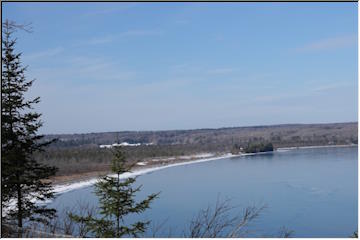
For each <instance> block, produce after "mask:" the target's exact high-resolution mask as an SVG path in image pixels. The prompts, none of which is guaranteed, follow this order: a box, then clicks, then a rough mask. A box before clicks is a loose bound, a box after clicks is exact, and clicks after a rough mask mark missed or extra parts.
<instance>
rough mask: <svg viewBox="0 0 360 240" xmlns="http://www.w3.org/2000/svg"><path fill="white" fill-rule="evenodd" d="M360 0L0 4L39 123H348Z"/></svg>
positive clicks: (84, 127) (88, 126) (62, 129)
mask: <svg viewBox="0 0 360 240" xmlns="http://www.w3.org/2000/svg"><path fill="white" fill-rule="evenodd" d="M357 4H358V3H354V2H352V3H351V2H347V3H121V2H117V3H39V2H38V3H25V2H22V3H15V2H12V3H10V2H5V3H4V2H3V3H2V20H3V21H4V20H5V19H9V20H14V21H16V22H18V23H31V24H32V28H33V32H32V33H26V32H20V31H18V32H17V33H16V37H17V39H18V42H17V46H16V49H17V51H19V52H22V53H23V55H22V62H23V64H24V65H28V70H27V73H26V76H27V78H28V79H33V78H35V79H36V80H35V82H34V85H33V86H32V88H31V89H30V90H29V92H28V94H27V97H29V98H31V97H35V96H40V97H41V103H39V104H38V105H37V106H36V107H35V110H36V111H38V112H41V113H42V114H43V115H42V121H43V122H44V125H43V127H42V128H41V130H40V132H41V133H45V134H50V133H88V132H107V131H125V130H136V131H140V130H170V129H197V128H220V127H237V126H255V125H271V124H286V123H332V122H350V121H357V111H358V106H357V104H358V100H357V99H358V93H357V89H358V82H357V76H358V69H357V66H358V62H357V61H358V56H357V52H358V49H357V48H358V46H357V40H358V33H357V29H358V27H357Z"/></svg>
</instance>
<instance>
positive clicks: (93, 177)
mask: <svg viewBox="0 0 360 240" xmlns="http://www.w3.org/2000/svg"><path fill="white" fill-rule="evenodd" d="M329 147H357V145H356V144H349V145H324V146H301V147H284V148H278V149H276V150H275V151H270V152H258V153H240V154H232V153H225V154H221V155H216V154H212V155H211V156H209V157H201V156H204V154H198V155H195V156H184V157H183V158H179V159H175V158H174V157H169V158H167V159H164V160H165V162H162V163H161V164H150V165H147V163H148V162H149V161H145V162H144V161H143V162H139V163H140V164H138V166H139V167H136V168H135V169H134V170H133V171H132V172H127V173H124V174H121V175H120V176H121V178H122V179H124V178H128V177H136V176H140V175H143V174H147V173H151V172H154V171H158V170H162V169H166V168H170V167H176V166H183V165H190V164H196V163H202V162H209V161H215V160H220V159H224V158H233V157H246V156H253V155H260V154H269V153H272V152H284V151H291V150H296V149H315V148H329ZM196 156H200V158H196ZM170 159H171V160H170ZM166 160H168V161H167V162H166ZM155 161H159V160H158V159H153V162H155ZM106 173H107V172H106V171H98V172H94V173H87V174H79V176H81V178H80V179H76V178H75V179H74V178H73V179H71V176H65V178H68V179H69V178H70V179H69V180H67V181H66V180H65V181H63V182H60V183H55V184H54V192H55V194H56V195H57V194H62V193H65V192H69V191H72V190H75V189H79V188H83V187H89V186H91V185H93V184H95V183H96V182H97V181H98V177H99V175H100V174H102V175H104V174H106ZM84 175H87V177H86V176H85V177H84ZM110 176H112V175H110Z"/></svg>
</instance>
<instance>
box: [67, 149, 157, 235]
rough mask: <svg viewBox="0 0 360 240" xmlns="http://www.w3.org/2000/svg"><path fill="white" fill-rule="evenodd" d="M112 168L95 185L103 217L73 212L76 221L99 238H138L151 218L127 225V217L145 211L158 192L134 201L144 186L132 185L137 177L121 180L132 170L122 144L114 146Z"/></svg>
mask: <svg viewBox="0 0 360 240" xmlns="http://www.w3.org/2000/svg"><path fill="white" fill-rule="evenodd" d="M113 153H114V158H113V160H112V164H111V171H112V173H114V175H115V176H105V177H103V178H101V179H100V180H99V181H98V182H97V183H96V184H95V194H96V195H97V196H98V197H99V209H100V211H99V214H100V215H101V218H98V219H97V218H93V217H84V216H77V215H74V214H70V216H71V218H72V219H74V220H75V221H77V222H82V223H84V224H86V225H87V227H88V230H89V231H90V232H92V233H93V234H95V236H96V237H122V236H133V237H137V236H139V235H140V234H142V233H144V232H145V231H146V228H147V225H148V224H149V223H150V222H149V221H146V222H142V221H138V222H135V223H133V224H130V225H128V226H126V225H125V221H124V220H125V219H124V218H125V217H126V216H127V215H129V214H134V213H137V214H139V213H142V212H144V211H145V210H146V209H148V208H149V207H150V203H151V202H152V201H153V200H154V199H155V198H156V197H158V195H159V193H157V194H151V195H149V196H148V197H147V198H146V199H145V200H143V201H140V202H135V199H134V198H135V194H136V193H137V192H139V191H140V190H141V186H139V187H136V188H133V187H132V184H133V183H134V182H135V181H136V178H133V177H130V178H127V179H121V177H120V175H121V174H123V173H126V172H130V170H131V167H132V166H127V165H126V162H125V159H126V158H125V154H124V152H123V151H122V149H121V147H115V150H114V152H113Z"/></svg>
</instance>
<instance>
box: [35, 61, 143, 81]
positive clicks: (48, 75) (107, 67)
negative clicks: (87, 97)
mask: <svg viewBox="0 0 360 240" xmlns="http://www.w3.org/2000/svg"><path fill="white" fill-rule="evenodd" d="M31 73H32V75H33V77H35V78H39V79H40V78H43V79H48V81H55V82H64V81H67V82H68V83H70V82H71V83H72V84H73V85H88V84H93V83H97V84H99V83H100V82H101V83H106V82H113V81H115V82H116V81H127V80H131V79H134V78H135V77H136V72H135V71H132V70H129V69H125V68H121V67H119V64H117V63H116V61H113V60H110V59H104V58H94V57H71V58H66V59H63V63H62V64H61V65H55V66H52V67H46V68H35V69H32V70H31Z"/></svg>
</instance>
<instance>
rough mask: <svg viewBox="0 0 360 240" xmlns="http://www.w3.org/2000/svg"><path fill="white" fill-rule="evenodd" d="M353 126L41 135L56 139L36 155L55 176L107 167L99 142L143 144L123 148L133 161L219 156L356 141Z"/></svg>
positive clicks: (107, 153)
mask: <svg viewBox="0 0 360 240" xmlns="http://www.w3.org/2000/svg"><path fill="white" fill-rule="evenodd" d="M357 129H358V127H357V123H356V122H351V123H332V124H286V125H273V126H254V127H233V128H218V129H195V130H169V131H140V132H136V131H127V132H105V133H85V134H59V135H46V136H45V139H53V138H58V139H59V140H58V141H57V142H56V143H54V144H52V145H51V146H50V147H48V149H47V150H46V151H45V152H43V153H39V154H37V156H36V157H37V158H38V159H39V161H42V162H46V163H47V164H50V165H54V166H57V167H58V168H59V172H58V175H69V174H81V173H87V172H92V171H99V170H107V169H109V163H110V161H111V159H112V157H113V156H112V153H111V151H110V150H109V149H107V148H103V147H100V145H109V144H113V143H116V142H118V143H120V142H127V143H132V144H134V143H142V145H140V146H125V147H124V151H125V152H126V154H127V160H128V161H129V162H133V161H142V160H146V159H153V158H158V157H170V156H171V157H173V156H184V155H191V154H198V153H217V154H222V153H228V152H233V151H234V150H238V149H240V148H242V147H247V146H249V144H257V143H260V144H261V143H264V142H268V143H271V144H272V145H273V146H274V148H275V149H276V148H278V147H296V146H313V145H342V144H357V135H358V133H357ZM146 143H152V144H148V145H145V144H146Z"/></svg>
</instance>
